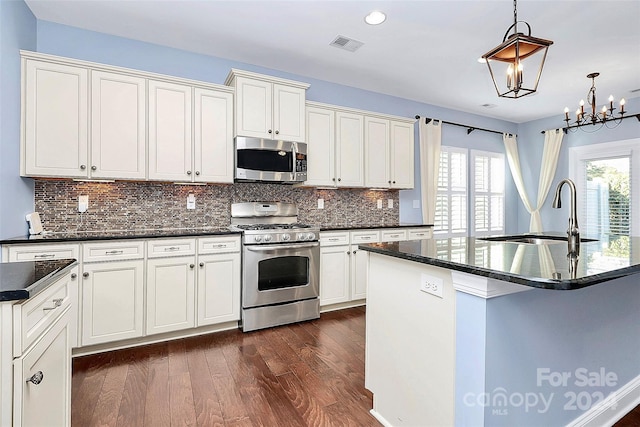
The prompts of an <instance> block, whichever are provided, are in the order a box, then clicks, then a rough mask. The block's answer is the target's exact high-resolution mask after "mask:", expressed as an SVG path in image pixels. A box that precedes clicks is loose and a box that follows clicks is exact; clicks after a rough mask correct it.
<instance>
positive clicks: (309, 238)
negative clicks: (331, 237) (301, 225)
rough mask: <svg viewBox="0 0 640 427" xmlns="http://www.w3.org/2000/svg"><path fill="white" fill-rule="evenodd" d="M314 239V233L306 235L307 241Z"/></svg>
mask: <svg viewBox="0 0 640 427" xmlns="http://www.w3.org/2000/svg"><path fill="white" fill-rule="evenodd" d="M315 238H316V235H315V233H308V234H307V240H313V239H315Z"/></svg>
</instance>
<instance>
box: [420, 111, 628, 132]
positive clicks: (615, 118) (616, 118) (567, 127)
mask: <svg viewBox="0 0 640 427" xmlns="http://www.w3.org/2000/svg"><path fill="white" fill-rule="evenodd" d="M631 117H635V118H636V119H638V121H639V122H640V114H631V115H630V116H624V117H614V118H612V119H607V120H605V122H612V121H615V120H624V119H630V118H631ZM427 123H429V122H427ZM597 123H600V122H596V123H594V124H597ZM589 124H590V123H588V124H585V125H580V126H578V125H572V126H566V127H563V128H562V132H564V133H565V135H566V134H567V131H568V130H569V129H573V128H577V127H583V126H589ZM598 129H600V128H598ZM545 132H546V131H544V130H543V131H540V133H545Z"/></svg>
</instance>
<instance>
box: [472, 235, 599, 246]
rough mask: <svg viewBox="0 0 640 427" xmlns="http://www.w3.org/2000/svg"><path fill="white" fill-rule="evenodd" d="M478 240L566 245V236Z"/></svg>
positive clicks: (503, 237)
mask: <svg viewBox="0 0 640 427" xmlns="http://www.w3.org/2000/svg"><path fill="white" fill-rule="evenodd" d="M478 240H487V241H489V242H506V243H525V244H529V245H553V244H562V243H564V244H566V243H567V237H566V236H556V235H536V234H516V235H512V236H493V237H478ZM595 241H596V239H585V238H582V239H580V242H595Z"/></svg>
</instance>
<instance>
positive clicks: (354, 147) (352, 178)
mask: <svg viewBox="0 0 640 427" xmlns="http://www.w3.org/2000/svg"><path fill="white" fill-rule="evenodd" d="M363 122H364V117H363V116H362V115H361V114H353V113H346V112H341V111H338V112H336V176H337V185H338V187H362V186H363V185H364V150H363V148H364V138H363V134H364V130H363V126H364V125H363Z"/></svg>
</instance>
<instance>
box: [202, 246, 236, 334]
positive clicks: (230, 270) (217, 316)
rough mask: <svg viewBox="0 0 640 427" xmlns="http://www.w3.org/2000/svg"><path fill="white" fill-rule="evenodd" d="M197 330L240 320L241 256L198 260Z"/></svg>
mask: <svg viewBox="0 0 640 427" xmlns="http://www.w3.org/2000/svg"><path fill="white" fill-rule="evenodd" d="M197 292H198V295H197V301H198V307H197V313H198V315H197V319H196V320H197V324H196V326H204V325H212V324H215V323H222V322H231V321H235V320H239V319H240V253H239V252H235V253H228V254H210V255H199V256H198V283H197Z"/></svg>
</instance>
